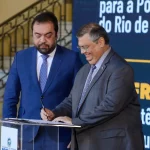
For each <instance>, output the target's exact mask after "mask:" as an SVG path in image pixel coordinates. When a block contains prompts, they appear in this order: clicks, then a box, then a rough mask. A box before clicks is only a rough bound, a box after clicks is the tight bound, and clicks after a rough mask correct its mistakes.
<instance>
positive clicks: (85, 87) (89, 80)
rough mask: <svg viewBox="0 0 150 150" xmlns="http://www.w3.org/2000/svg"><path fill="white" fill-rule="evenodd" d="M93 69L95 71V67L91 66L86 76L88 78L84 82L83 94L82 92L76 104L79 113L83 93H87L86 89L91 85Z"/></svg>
mask: <svg viewBox="0 0 150 150" xmlns="http://www.w3.org/2000/svg"><path fill="white" fill-rule="evenodd" d="M95 69H96V66H95V65H92V66H91V70H90V73H89V76H88V78H87V80H86V83H85V86H84V88H83V92H82V95H81V98H80V101H79V104H78V111H79V109H80V107H81V105H82V103H83V100H84V96H85V93H86V91H87V89H88V87H89V85H90V83H91V80H92V74H93V72H94V70H95Z"/></svg>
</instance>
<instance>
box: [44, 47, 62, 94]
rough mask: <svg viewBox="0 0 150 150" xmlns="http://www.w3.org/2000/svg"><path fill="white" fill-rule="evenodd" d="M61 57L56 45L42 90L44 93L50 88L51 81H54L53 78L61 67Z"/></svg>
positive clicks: (60, 51) (59, 49)
mask: <svg viewBox="0 0 150 150" xmlns="http://www.w3.org/2000/svg"><path fill="white" fill-rule="evenodd" d="M62 55H63V51H62V50H61V48H60V47H59V46H58V45H57V49H56V53H55V56H54V58H53V61H52V65H51V69H50V71H49V75H48V78H47V82H46V85H45V88H44V92H46V90H47V89H48V87H49V86H50V84H51V83H52V81H54V78H55V76H56V75H57V73H58V70H59V68H60V66H61V62H62V58H63V56H62ZM44 92H43V93H44Z"/></svg>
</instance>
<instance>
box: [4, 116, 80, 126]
mask: <svg viewBox="0 0 150 150" xmlns="http://www.w3.org/2000/svg"><path fill="white" fill-rule="evenodd" d="M4 121H9V122H14V123H16V122H17V123H25V124H35V125H43V126H61V127H71V128H73V127H75V128H79V127H81V126H78V125H74V124H69V123H65V122H56V121H44V120H37V119H23V118H5V119H4Z"/></svg>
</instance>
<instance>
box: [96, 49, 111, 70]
mask: <svg viewBox="0 0 150 150" xmlns="http://www.w3.org/2000/svg"><path fill="white" fill-rule="evenodd" d="M110 50H111V47H109V48H108V50H107V51H106V52H105V53H104V54H103V55H102V57H101V58H100V59H99V60H98V62H97V63H96V64H95V66H96V68H100V66H101V65H102V63H103V61H104V59H105V58H106V56H107V55H108V53H109V52H110Z"/></svg>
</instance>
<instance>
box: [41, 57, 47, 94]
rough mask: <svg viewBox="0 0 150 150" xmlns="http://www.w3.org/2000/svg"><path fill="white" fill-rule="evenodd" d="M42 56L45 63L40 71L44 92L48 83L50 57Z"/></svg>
mask: <svg viewBox="0 0 150 150" xmlns="http://www.w3.org/2000/svg"><path fill="white" fill-rule="evenodd" d="M41 56H42V58H43V63H42V65H41V69H40V76H39V82H40V87H41V90H42V92H43V90H44V88H45V85H46V81H47V58H48V57H49V55H41Z"/></svg>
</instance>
